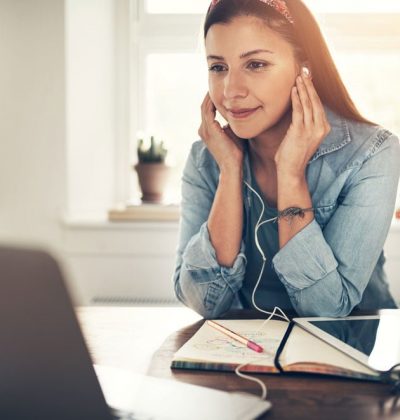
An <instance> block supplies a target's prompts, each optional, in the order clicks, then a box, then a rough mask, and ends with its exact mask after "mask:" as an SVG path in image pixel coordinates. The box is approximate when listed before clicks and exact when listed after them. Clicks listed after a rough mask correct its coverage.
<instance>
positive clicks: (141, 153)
mask: <svg viewBox="0 0 400 420" xmlns="http://www.w3.org/2000/svg"><path fill="white" fill-rule="evenodd" d="M167 153H168V150H167V149H166V148H165V147H164V142H163V141H156V140H155V139H154V136H151V138H150V147H149V148H148V149H146V148H145V146H144V141H143V139H139V140H138V146H137V155H138V159H139V162H138V163H137V164H136V165H134V169H135V170H136V172H137V174H138V179H139V185H140V188H141V190H142V197H141V200H142V202H145V203H161V202H162V201H163V193H164V189H165V186H166V184H167V181H168V175H169V172H170V167H169V166H168V165H166V164H165V158H166V157H167Z"/></svg>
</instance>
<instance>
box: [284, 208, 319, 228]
mask: <svg viewBox="0 0 400 420" xmlns="http://www.w3.org/2000/svg"><path fill="white" fill-rule="evenodd" d="M306 211H314V209H313V208H312V207H310V208H307V209H302V208H301V207H288V208H286V209H284V210H282V211H278V216H277V221H278V222H279V221H280V220H281V219H285V220H286V221H288V222H289V224H290V223H291V222H292V220H293V218H294V217H296V216H299V217H301V218H302V219H303V218H304V216H305V212H306Z"/></svg>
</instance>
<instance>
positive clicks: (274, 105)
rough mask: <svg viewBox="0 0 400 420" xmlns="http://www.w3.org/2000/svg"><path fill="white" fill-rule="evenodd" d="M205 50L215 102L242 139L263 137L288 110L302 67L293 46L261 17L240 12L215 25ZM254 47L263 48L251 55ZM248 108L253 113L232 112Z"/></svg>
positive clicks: (207, 38) (212, 95)
mask: <svg viewBox="0 0 400 420" xmlns="http://www.w3.org/2000/svg"><path fill="white" fill-rule="evenodd" d="M205 49H206V54H207V63H208V67H209V69H210V70H209V79H208V83H209V93H210V97H211V100H212V101H213V103H214V105H215V107H216V108H217V110H218V111H219V113H220V114H221V115H222V116H223V117H224V118H225V120H226V121H227V122H228V123H229V125H230V127H231V129H232V131H233V132H234V133H235V134H236V135H237V136H238V137H241V138H254V137H256V136H258V135H260V134H261V133H263V132H265V131H267V130H268V129H270V128H271V127H273V126H274V125H275V124H276V123H277V122H278V121H279V120H280V119H281V118H282V117H283V116H284V114H285V113H286V112H287V111H288V109H289V108H290V106H291V99H290V92H291V88H292V87H293V86H294V85H295V79H296V76H297V75H298V74H299V69H300V66H299V65H298V63H297V61H296V59H295V57H294V51H293V47H292V46H291V45H290V44H289V43H288V42H287V41H286V40H285V39H283V38H282V37H281V36H280V35H279V34H277V33H276V32H274V31H273V30H271V29H270V28H269V27H267V26H266V25H265V24H264V23H263V22H262V20H261V19H258V18H256V17H251V16H243V17H242V16H241V17H237V18H235V19H234V20H233V21H232V22H231V23H228V24H214V25H212V26H211V27H210V29H209V30H208V33H207V37H206V40H205ZM255 50H264V51H259V52H255V53H252V54H250V52H252V51H255ZM246 53H249V54H246ZM244 54H246V55H245V56H242V57H241V55H244ZM243 109H254V111H253V112H250V113H249V112H248V113H247V114H246V113H244V114H242V115H238V114H236V115H235V113H232V110H235V111H237V110H243Z"/></svg>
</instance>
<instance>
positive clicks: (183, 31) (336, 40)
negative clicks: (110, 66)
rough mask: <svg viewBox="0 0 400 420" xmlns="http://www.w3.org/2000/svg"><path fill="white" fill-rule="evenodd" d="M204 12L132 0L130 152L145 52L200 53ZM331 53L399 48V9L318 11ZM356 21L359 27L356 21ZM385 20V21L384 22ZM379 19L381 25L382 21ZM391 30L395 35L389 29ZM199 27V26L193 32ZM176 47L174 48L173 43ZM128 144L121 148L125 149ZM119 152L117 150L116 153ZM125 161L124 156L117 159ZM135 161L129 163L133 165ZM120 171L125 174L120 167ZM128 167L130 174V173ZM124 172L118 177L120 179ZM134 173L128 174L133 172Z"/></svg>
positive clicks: (129, 192)
mask: <svg viewBox="0 0 400 420" xmlns="http://www.w3.org/2000/svg"><path fill="white" fill-rule="evenodd" d="M204 17H205V16H204V14H203V15H198V14H153V13H147V12H146V10H145V0H132V1H131V14H130V42H129V44H130V48H129V56H130V68H131V69H130V77H129V79H130V80H129V84H130V87H131V88H130V97H129V100H127V101H126V102H129V115H130V120H129V125H130V128H129V147H128V148H129V156H130V157H132V156H133V157H136V133H137V132H138V131H139V130H142V129H143V126H144V122H145V115H144V113H145V108H146V107H145V106H144V105H145V104H144V103H143V104H142V103H141V101H142V98H144V97H145V94H144V93H145V91H144V90H145V86H146V83H145V77H146V69H145V65H146V55H148V54H151V53H154V52H161V53H165V52H193V51H198V52H200V49H201V42H202V33H201V29H202V24H203V22H204ZM316 18H317V21H318V23H319V24H320V26H321V30H322V32H323V35H324V37H325V39H326V41H327V43H328V46H329V48H330V50H331V51H351V50H354V49H357V51H370V52H371V53H373V52H374V51H383V50H387V51H389V50H392V51H394V50H398V48H399V46H400V25H398V22H399V20H400V12H395V13H381V14H375V13H368V12H366V13H354V12H352V13H321V14H316ZM355 21H356V22H357V25H354V22H355ZM382 22H384V24H383V23H382ZM378 23H380V24H378ZM389 27H390V28H391V29H390V34H391V35H390V36H388V35H386V34H387V33H388V28H389ZM194 28H198V30H197V31H194ZM172 45H173V47H172ZM124 149H125V150H126V148H120V151H122V150H124ZM117 152H118V151H117ZM117 161H118V162H123V161H124V159H123V158H122V157H120V158H118V159H117ZM132 163H133V162H132V159H130V162H129V165H126V166H129V167H131V165H132ZM119 170H120V173H121V172H124V171H123V169H121V168H119ZM129 170H130V181H129V182H125V183H124V185H125V192H124V197H125V202H130V201H132V200H135V199H136V197H135V195H136V196H137V194H138V192H139V187H138V185H137V181H136V179H135V176H134V175H133V172H132V170H131V169H130V168H129ZM126 172H127V171H125V175H124V176H125V177H126ZM122 176H123V175H120V176H119V177H117V179H121V178H122ZM128 176H129V175H128ZM134 193H135V194H134Z"/></svg>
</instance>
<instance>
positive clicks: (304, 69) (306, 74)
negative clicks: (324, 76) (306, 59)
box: [301, 66, 310, 77]
mask: <svg viewBox="0 0 400 420" xmlns="http://www.w3.org/2000/svg"><path fill="white" fill-rule="evenodd" d="M301 71H302V72H303V74H304V76H306V77H310V69H309V68H308V67H306V66H304V67H302V69H301Z"/></svg>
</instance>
